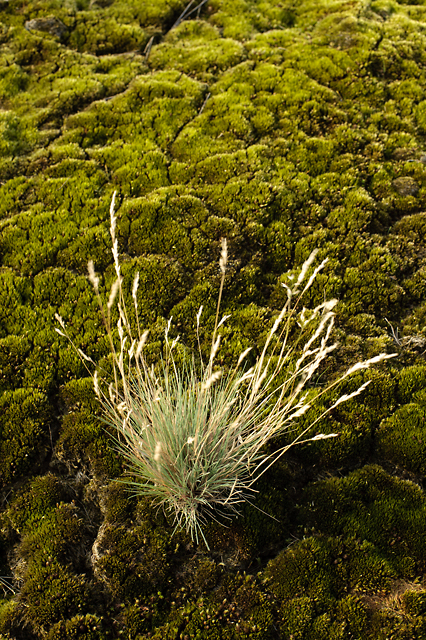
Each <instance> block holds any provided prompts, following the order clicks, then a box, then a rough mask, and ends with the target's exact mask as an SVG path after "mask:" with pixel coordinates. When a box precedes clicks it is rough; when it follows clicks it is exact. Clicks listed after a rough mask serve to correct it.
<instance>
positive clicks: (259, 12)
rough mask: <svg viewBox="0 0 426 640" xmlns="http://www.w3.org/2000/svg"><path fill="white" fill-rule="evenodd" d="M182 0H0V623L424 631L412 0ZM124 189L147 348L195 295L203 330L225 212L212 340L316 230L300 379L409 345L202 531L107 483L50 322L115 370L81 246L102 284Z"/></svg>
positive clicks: (129, 254) (416, 19)
mask: <svg viewBox="0 0 426 640" xmlns="http://www.w3.org/2000/svg"><path fill="white" fill-rule="evenodd" d="M187 5H188V2H187V0H90V1H89V0H40V1H39V2H37V1H31V0H30V1H27V0H0V491H1V499H2V501H1V505H0V574H1V576H4V579H5V583H4V584H3V583H2V582H0V639H2V640H3V639H10V640H39V639H49V640H71V639H77V638H78V639H81V640H106V639H113V638H126V639H128V640H147V639H148V638H151V639H155V640H269V639H270V640H291V639H292V640H347V639H351V640H391V639H397V640H400V639H401V640H425V639H426V546H425V543H424V541H425V538H426V495H425V492H424V490H423V482H424V477H425V475H426V363H425V352H426V295H425V294H426V138H425V136H426V0H411V1H409V0H298V1H296V0H208V1H207V2H205V3H204V4H202V6H199V8H198V9H197V10H196V11H195V12H193V13H190V14H189V15H187V16H186V17H185V19H183V20H181V21H180V23H179V24H176V23H177V22H179V20H178V19H179V17H180V16H181V14H182V12H183V11H184V10H185V8H186V7H187ZM197 5H198V3H197V2H194V3H193V4H192V5H191V6H192V8H196V6H197ZM114 190H117V192H118V196H117V205H118V206H117V235H118V240H119V251H120V254H121V259H122V264H123V275H124V277H125V283H126V284H125V286H127V288H128V290H127V294H128V295H129V299H130V293H131V291H130V288H131V282H132V278H133V276H134V274H135V272H136V271H140V284H139V290H138V305H139V309H140V319H141V323H142V325H143V326H144V327H145V328H149V329H150V343H149V345H148V348H147V357H148V358H149V359H151V361H152V362H155V360H156V359H158V356H159V354H160V353H161V349H162V340H163V337H164V328H165V326H166V323H167V320H168V319H169V317H170V316H173V325H174V329H173V330H174V332H175V333H174V335H177V333H178V334H179V335H180V336H181V342H182V344H183V345H184V347H185V348H186V349H191V348H194V347H195V346H196V333H195V327H196V321H195V317H196V313H197V311H198V309H199V307H200V305H201V304H203V305H204V308H205V312H204V316H203V317H204V318H205V322H204V325H203V331H205V333H204V334H203V340H204V342H203V345H204V347H206V348H208V345H209V337H210V336H211V330H212V328H213V326H214V314H215V310H216V308H215V305H216V300H217V295H218V290H219V284H220V271H219V269H218V262H217V261H218V256H219V251H220V238H221V237H226V238H227V239H228V244H229V263H228V271H227V276H226V283H225V292H224V300H223V307H222V310H223V312H224V313H229V314H231V318H230V320H229V321H228V322H227V324H226V325H225V328H224V330H223V349H222V352H221V359H222V361H221V364H222V365H223V366H225V367H226V366H227V365H228V364H229V363H231V362H235V359H236V358H238V355H239V354H240V353H241V352H242V351H243V350H244V349H246V348H247V347H249V346H251V345H252V344H255V345H258V346H261V345H262V340H264V339H265V336H266V335H267V332H268V328H269V327H270V324H271V321H272V318H273V317H274V314H275V313H276V312H277V311H278V310H279V309H280V308H281V307H282V304H283V302H284V295H285V292H284V290H283V288H282V287H281V286H280V281H281V280H282V279H283V277H284V275H285V274H288V273H289V272H292V271H293V270H294V269H296V268H297V267H299V266H300V265H301V264H302V263H303V262H304V260H306V258H307V257H308V256H309V254H310V252H311V251H312V249H314V248H318V249H319V259H323V258H325V257H327V256H328V257H329V262H328V263H327V265H326V267H325V269H324V271H323V272H322V273H321V275H320V276H319V277H318V279H317V281H316V283H315V286H314V287H313V288H312V289H311V290H310V293H309V298H308V299H307V300H306V301H305V304H307V306H308V305H316V304H320V303H321V302H323V300H324V296H326V297H327V298H331V297H336V298H338V299H339V301H340V302H339V305H338V307H337V323H336V324H337V329H336V339H337V341H338V344H339V347H338V349H337V350H336V351H335V352H333V357H330V358H329V360H328V362H327V366H326V367H324V369H323V370H322V371H320V372H319V375H318V378H317V380H316V381H315V384H316V385H321V384H323V383H324V381H325V380H329V379H332V378H333V376H337V375H338V374H339V372H341V371H342V370H344V369H345V368H346V367H347V366H348V365H350V364H351V363H354V362H356V361H358V360H360V359H365V358H369V357H373V356H375V355H377V354H379V353H381V352H382V351H387V352H389V353H390V352H393V351H397V352H398V354H399V357H398V358H395V359H393V360H392V361H390V362H389V363H388V364H384V363H383V364H382V365H381V366H380V367H378V368H377V369H375V370H371V371H368V372H365V373H364V374H362V375H361V374H359V375H358V377H357V376H355V377H354V379H350V380H349V381H347V382H346V383H345V387H342V388H341V389H340V391H339V392H341V393H350V392H352V391H354V390H355V389H356V388H357V386H359V384H361V383H362V382H363V381H365V380H367V379H370V380H371V384H370V385H369V386H368V388H367V390H366V391H365V393H364V394H363V395H362V396H359V397H357V398H354V399H353V400H352V401H350V402H348V403H346V404H343V405H339V406H338V407H337V408H336V410H335V411H333V412H332V414H331V415H330V416H328V417H327V419H326V420H324V421H323V422H322V423H321V424H319V425H317V428H318V433H326V434H327V433H339V434H340V436H339V438H332V439H329V440H325V441H324V442H313V443H311V444H309V445H303V446H301V447H299V448H295V449H294V450H292V453H291V455H287V456H286V457H285V459H283V460H282V461H281V462H280V463H279V464H277V465H276V466H275V467H272V468H271V470H270V471H269V472H268V473H267V474H265V476H264V477H263V478H262V479H261V481H260V482H259V484H258V486H257V487H256V488H257V490H258V493H257V494H256V497H255V500H254V506H250V505H246V506H244V508H243V511H242V515H241V517H240V518H238V519H236V520H233V521H232V522H230V523H228V525H227V527H224V526H223V525H222V524H217V523H212V524H211V525H209V527H208V528H207V531H206V536H207V539H208V542H209V546H210V549H211V551H210V552H207V550H206V549H205V548H204V547H203V546H200V547H198V548H197V547H196V546H194V544H193V543H192V542H191V539H190V537H189V536H187V535H186V534H185V533H178V534H176V535H175V536H174V537H171V533H172V531H173V522H172V521H171V520H170V519H169V518H168V517H167V516H165V515H164V514H163V513H162V512H161V511H158V510H156V509H155V508H154V507H153V506H152V505H151V504H150V503H149V502H148V501H146V500H145V499H142V498H139V499H136V498H132V497H129V495H128V494H127V493H126V491H125V489H124V488H123V486H122V485H120V484H119V483H116V482H114V479H120V478H121V477H122V475H123V473H124V471H125V469H124V466H123V463H122V460H121V459H120V457H119V456H118V455H117V454H116V453H114V451H113V450H112V449H111V442H112V439H111V435H112V434H111V433H109V432H108V429H107V428H105V425H104V424H103V423H102V422H101V421H100V419H99V407H98V405H97V402H96V398H95V396H94V393H93V389H92V384H91V380H90V378H89V377H88V373H87V371H86V370H85V368H84V366H83V364H82V363H81V362H80V360H79V359H78V357H77V356H76V355H75V352H74V351H73V349H72V347H71V346H70V345H69V344H67V342H66V341H65V340H63V339H62V338H61V337H60V336H59V335H58V334H57V333H56V332H55V330H54V329H55V324H56V322H55V319H54V314H55V313H58V314H60V315H61V316H62V317H63V318H64V319H65V321H66V323H67V327H68V330H69V333H70V334H71V336H72V337H73V339H74V341H75V343H76V344H77V346H78V347H79V348H81V349H82V350H83V351H84V352H85V353H86V354H88V355H89V356H90V357H91V358H93V360H95V361H96V362H98V361H102V363H103V366H104V367H105V368H106V369H108V367H109V366H110V361H109V360H108V357H107V356H108V352H109V347H108V344H107V341H106V339H105V332H104V330H103V327H102V322H101V319H100V315H99V312H98V307H97V303H96V301H95V299H94V295H93V291H92V288H91V285H90V283H89V282H88V280H87V277H86V272H87V262H88V260H89V259H92V260H93V261H94V263H95V268H96V270H97V272H98V273H99V275H100V279H101V284H100V286H101V290H102V292H103V294H104V295H105V296H107V295H108V291H109V288H110V286H111V283H112V282H113V280H114V266H113V257H112V254H111V249H110V238H109V231H108V228H109V205H110V201H111V196H112V193H113V191H114ZM204 347H203V348H204ZM328 400H329V401H332V400H333V398H328ZM320 412H321V407H315V408H314V409H313V410H312V412H311V413H310V414H308V415H306V416H304V417H303V419H301V420H300V423H298V424H297V425H296V430H300V431H301V430H302V429H303V428H304V427H305V426H306V424H307V422H306V421H307V420H312V419H315V415H316V414H317V415H320ZM292 436H293V437H294V433H293V434H292ZM283 444H285V443H283V442H278V443H276V447H279V446H283ZM274 446H275V443H274ZM271 450H272V448H271ZM256 507H259V508H256ZM268 514H271V515H273V516H274V518H275V519H272V518H271V517H270V516H269V515H268ZM7 585H9V586H10V587H11V588H12V589H13V591H14V592H15V593H12V591H11V590H10V588H8V586H7ZM3 587H4V588H3Z"/></svg>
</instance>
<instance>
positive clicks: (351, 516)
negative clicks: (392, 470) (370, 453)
mask: <svg viewBox="0 0 426 640" xmlns="http://www.w3.org/2000/svg"><path fill="white" fill-rule="evenodd" d="M424 510H425V501H424V495H423V492H422V491H421V489H420V487H418V486H417V485H415V484H414V483H412V482H408V481H404V480H399V479H397V478H393V477H392V476H389V475H388V474H387V473H386V472H385V471H383V470H382V469H381V468H380V467H378V466H374V465H372V466H366V467H364V468H362V469H359V470H357V471H354V472H352V473H351V474H349V475H348V476H347V477H346V478H342V479H338V478H330V479H329V480H325V481H322V482H317V483H315V484H312V485H311V486H309V487H307V489H306V490H305V498H304V500H303V510H302V513H303V519H304V521H305V523H306V526H308V523H311V524H312V526H314V527H315V528H316V530H318V531H321V532H323V533H325V534H327V535H344V536H355V537H357V538H359V539H361V540H367V541H368V542H370V543H372V544H374V545H375V546H376V548H377V549H378V551H379V553H380V554H381V555H382V557H385V558H388V559H389V561H390V562H391V563H392V565H393V566H394V567H395V568H396V570H397V571H398V572H400V573H401V575H402V576H403V577H405V578H411V576H412V572H413V571H414V570H415V568H417V570H422V567H423V566H424V562H425V555H424V549H423V547H422V544H421V543H420V540H421V536H422V533H421V532H422V530H423V526H424V525H423V524H422V522H423V512H424Z"/></svg>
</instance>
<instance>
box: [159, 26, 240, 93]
mask: <svg viewBox="0 0 426 640" xmlns="http://www.w3.org/2000/svg"><path fill="white" fill-rule="evenodd" d="M243 58H244V49H243V47H242V46H241V45H240V44H239V43H237V42H235V41H234V40H232V39H230V38H221V37H220V33H219V30H218V29H215V28H214V27H212V26H210V25H207V24H205V23H204V22H201V21H195V20H194V21H190V22H183V23H181V25H179V27H177V28H176V29H173V30H172V31H170V32H169V34H168V35H167V36H166V38H165V40H164V44H161V45H159V46H158V47H155V49H154V50H153V51H152V53H151V56H150V59H149V64H150V66H152V67H154V68H155V69H170V68H172V69H179V70H180V71H182V72H183V73H187V74H188V75H190V76H194V77H196V78H198V79H199V80H203V81H211V80H212V79H213V78H214V76H215V75H216V74H218V73H220V72H223V71H224V70H225V69H228V68H229V67H233V66H235V65H236V64H238V63H239V62H241V60H242V59H243Z"/></svg>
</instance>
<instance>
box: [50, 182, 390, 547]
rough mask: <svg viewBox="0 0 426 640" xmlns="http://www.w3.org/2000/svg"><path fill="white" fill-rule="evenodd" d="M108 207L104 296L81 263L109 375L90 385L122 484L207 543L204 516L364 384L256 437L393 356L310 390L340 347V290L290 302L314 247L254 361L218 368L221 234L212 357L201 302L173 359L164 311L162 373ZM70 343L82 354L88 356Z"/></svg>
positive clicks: (298, 294)
mask: <svg viewBox="0 0 426 640" xmlns="http://www.w3.org/2000/svg"><path fill="white" fill-rule="evenodd" d="M110 215H111V228H110V232H111V239H112V253H113V257H114V265H115V271H116V280H115V282H114V284H113V285H112V288H111V292H110V295H109V299H108V302H107V304H106V306H105V305H104V303H103V301H102V299H101V296H100V292H99V279H98V277H97V275H96V273H95V269H94V265H93V263H92V262H89V278H90V281H91V282H92V284H93V287H94V290H95V293H96V296H97V298H98V301H99V306H100V310H101V313H102V317H103V321H104V324H105V327H106V331H107V335H108V338H109V343H110V347H111V354H112V360H113V370H114V379H113V380H112V381H110V382H109V384H108V385H107V387H106V386H105V382H106V381H105V379H104V378H103V377H102V376H100V375H99V373H98V371H97V370H96V371H95V373H94V374H93V381H94V388H95V392H96V394H97V396H98V399H99V401H100V403H101V406H102V410H103V413H104V418H105V420H106V421H107V422H108V423H109V424H110V425H112V426H113V427H114V428H115V429H116V432H117V437H116V447H117V449H118V450H119V451H120V452H121V454H122V455H123V457H124V459H125V460H126V463H127V468H128V471H129V473H130V475H131V477H132V478H133V479H130V478H129V482H128V484H129V485H130V487H131V488H132V491H133V492H134V494H142V495H145V496H149V497H151V498H152V499H153V500H154V501H155V502H156V503H157V504H158V505H161V506H163V507H164V508H166V509H169V510H171V511H172V512H173V514H174V516H175V522H176V528H186V530H187V531H188V532H189V533H190V534H191V536H192V538H193V539H195V540H196V541H197V542H198V541H199V536H201V537H202V539H203V540H204V542H205V543H206V545H207V542H206V540H205V536H204V534H203V525H205V523H206V522H207V520H208V519H209V518H213V519H215V518H216V517H217V515H218V514H222V515H223V516H225V517H230V516H232V514H233V513H234V514H235V513H238V509H239V505H240V504H241V503H242V502H243V501H246V500H248V499H249V498H250V496H252V495H253V493H254V491H255V490H254V488H253V487H254V485H255V483H256V481H257V480H258V479H259V477H260V476H261V475H262V474H263V473H265V471H266V470H267V469H268V468H269V467H270V466H271V465H272V464H274V462H276V461H277V460H278V458H279V457H280V456H282V455H283V454H284V453H285V452H286V451H288V449H289V448H290V447H291V446H293V445H294V444H296V443H301V442H306V441H312V440H318V439H323V438H329V437H335V436H337V435H338V434H328V435H324V434H316V435H310V434H309V432H312V429H313V428H314V426H315V424H316V423H317V422H319V421H320V420H321V419H322V418H323V417H324V415H326V414H327V413H328V412H330V411H331V410H332V409H334V408H335V407H337V406H338V405H339V404H341V403H342V402H345V401H347V400H349V399H350V398H353V397H354V396H357V395H358V394H360V393H362V391H363V390H364V389H365V388H366V386H367V385H368V382H366V383H364V384H363V385H361V386H360V387H359V388H358V389H357V390H356V391H354V392H353V393H350V394H345V395H341V396H339V397H338V399H337V400H336V401H335V402H334V403H333V404H332V405H331V406H329V407H328V408H327V409H326V410H325V411H324V412H323V413H322V414H321V415H320V416H318V417H317V418H316V419H315V421H314V422H312V423H311V424H310V425H309V426H308V427H307V428H306V429H305V430H304V431H303V432H302V433H300V434H299V435H298V436H297V437H295V438H294V439H293V441H292V442H291V444H287V445H285V446H283V447H281V448H279V449H278V450H277V451H275V452H274V453H273V454H269V455H268V454H267V453H265V447H264V445H265V444H266V443H267V442H268V441H270V440H271V439H272V438H275V437H277V436H279V435H282V434H283V433H284V432H286V431H288V430H290V429H291V428H292V427H294V425H295V421H297V419H298V418H299V417H300V416H302V415H303V414H304V413H306V412H307V411H308V410H309V409H310V407H311V406H312V403H313V402H315V401H316V400H317V399H318V398H319V397H320V396H321V395H323V394H324V393H326V392H328V391H330V389H331V388H333V387H335V386H337V385H339V384H340V383H341V382H342V380H344V379H345V378H347V377H348V376H350V375H351V374H352V373H354V372H356V371H359V370H362V369H367V368H368V367H370V366H371V365H373V364H376V363H379V362H381V361H383V360H385V359H387V358H391V357H393V356H395V355H396V354H381V355H378V356H376V357H374V358H371V359H369V360H366V361H364V362H358V363H356V364H355V365H353V366H352V367H350V368H349V369H348V370H347V371H346V372H345V373H344V374H343V375H342V376H340V377H339V378H338V379H337V380H334V381H333V382H331V383H330V384H329V385H328V386H326V387H323V388H322V389H321V390H320V391H318V392H316V394H315V393H313V392H312V389H311V390H308V391H306V389H307V387H308V383H309V382H310V381H312V378H313V376H314V374H315V372H317V371H318V368H319V367H320V365H321V363H322V362H323V361H324V359H325V358H326V357H327V356H328V355H329V354H330V353H331V352H332V351H333V350H334V349H335V348H336V346H337V345H336V344H329V341H330V336H331V333H332V329H333V324H334V312H333V309H334V307H335V305H336V304H337V301H336V300H328V301H325V302H324V303H322V304H320V305H318V306H317V307H315V309H312V310H310V311H308V310H307V309H305V308H303V309H302V311H301V312H300V313H298V312H297V309H298V305H299V303H300V300H301V298H302V297H303V295H304V294H305V293H306V292H307V291H308V290H309V289H310V287H311V286H312V284H313V282H314V281H315V278H316V276H317V274H318V273H319V272H320V271H321V270H322V269H323V268H324V266H325V264H326V262H327V259H325V260H323V261H322V262H321V263H320V264H319V265H318V266H316V267H315V268H313V263H314V260H315V257H316V254H317V251H314V252H313V253H312V254H311V255H310V256H309V258H308V259H307V260H306V262H305V263H304V264H303V266H302V268H301V270H300V273H299V276H298V277H297V279H296V278H294V279H293V280H294V281H291V280H290V281H289V282H290V284H283V286H284V287H285V290H286V294H287V299H286V302H285V304H284V306H283V308H282V310H281V312H280V313H279V315H278V317H277V318H276V320H275V322H274V323H273V325H272V327H271V329H270V331H269V334H268V336H267V339H266V342H265V344H264V346H263V348H262V350H261V352H260V355H258V356H257V358H255V360H254V364H252V366H250V367H248V366H246V365H245V363H246V358H247V356H248V354H249V352H250V351H251V350H252V349H251V348H250V349H247V350H246V351H244V352H243V353H241V354H240V356H239V358H238V361H237V362H236V364H235V366H234V367H233V368H232V369H230V370H229V371H224V370H222V369H220V368H217V366H216V357H217V354H218V351H219V349H220V341H221V335H220V327H221V326H222V325H223V324H224V322H226V320H227V319H228V317H229V316H225V317H223V318H222V319H221V320H219V312H220V304H221V298H222V291H223V286H224V282H225V273H226V264H227V243H226V240H224V239H223V240H222V249H221V255H220V260H219V266H220V270H221V283H220V290H219V296H218V302H217V311H216V319H215V325H214V330H213V335H212V341H211V348H210V354H209V356H208V359H206V360H204V359H203V355H202V349H201V341H200V322H201V316H202V311H203V308H202V307H200V310H199V312H198V314H197V317H196V332H197V340H198V354H196V355H197V357H195V355H194V357H193V358H192V359H191V360H189V361H187V362H186V363H184V364H183V365H180V366H178V364H177V362H176V359H175V355H174V354H175V349H176V345H177V341H178V338H175V339H174V340H171V339H170V336H169V334H170V327H171V319H170V321H169V323H168V325H167V328H166V330H165V353H164V357H163V359H162V361H161V364H160V371H159V372H158V370H156V369H155V368H154V367H152V366H151V367H150V366H148V364H147V362H146V359H145V357H144V346H145V345H146V342H147V338H148V331H144V332H142V331H141V328H140V325H139V318H138V301H137V291H138V281H139V274H136V277H135V279H134V282H133V289H132V299H133V305H134V311H135V314H136V326H135V327H134V326H131V323H130V321H129V314H128V311H127V308H126V304H125V299H124V295H123V288H122V284H123V279H122V275H121V268H120V262H119V253H118V241H117V237H116V234H115V229H116V217H115V194H114V196H113V199H112V203H111V209H110ZM115 304H117V306H118V312H119V319H118V323H117V330H118V344H117V346H116V342H115V341H114V336H113V327H112V322H111V311H112V309H113V307H114V305H115ZM57 319H58V321H59V323H60V325H61V327H62V331H61V330H59V329H57V331H58V333H60V334H61V335H67V332H66V329H65V324H64V322H63V320H62V318H60V316H57ZM295 320H297V323H298V324H299V327H300V333H299V337H298V338H296V339H294V338H293V337H291V340H290V331H291V326H292V325H294V321H295ZM306 335H308V336H309V337H308V338H307V339H306V340H305V342H304V344H302V337H303V336H306ZM290 342H291V344H290ZM74 348H76V349H77V351H78V352H79V354H80V356H81V357H82V358H83V359H84V360H85V361H90V362H92V361H91V359H90V358H88V357H87V356H86V355H85V354H84V353H83V352H82V351H80V350H79V349H78V348H77V347H74ZM92 364H95V363H93V362H92ZM176 528H175V530H176Z"/></svg>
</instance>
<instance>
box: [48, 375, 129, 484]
mask: <svg viewBox="0 0 426 640" xmlns="http://www.w3.org/2000/svg"><path fill="white" fill-rule="evenodd" d="M89 384H90V386H92V382H91V380H90V382H89ZM86 406H87V405H86ZM112 444H113V443H112V438H111V436H110V435H109V434H108V433H107V432H106V431H105V427H104V425H103V424H102V422H101V421H100V420H99V418H97V417H95V416H94V415H93V414H92V413H91V411H90V410H88V409H87V408H86V407H84V408H82V409H80V410H77V411H73V412H71V413H69V414H68V415H66V416H65V417H64V418H63V420H62V424H61V432H60V435H59V438H58V441H57V444H56V455H57V457H58V459H59V460H61V461H63V462H64V463H66V464H67V465H68V467H69V468H70V469H71V468H75V467H81V468H82V469H83V470H86V471H90V473H93V474H95V475H96V476H101V477H102V476H107V477H114V476H116V475H118V474H119V473H121V466H122V465H121V462H120V460H119V459H118V458H117V455H116V454H115V452H114V451H113V450H112Z"/></svg>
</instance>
